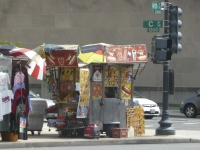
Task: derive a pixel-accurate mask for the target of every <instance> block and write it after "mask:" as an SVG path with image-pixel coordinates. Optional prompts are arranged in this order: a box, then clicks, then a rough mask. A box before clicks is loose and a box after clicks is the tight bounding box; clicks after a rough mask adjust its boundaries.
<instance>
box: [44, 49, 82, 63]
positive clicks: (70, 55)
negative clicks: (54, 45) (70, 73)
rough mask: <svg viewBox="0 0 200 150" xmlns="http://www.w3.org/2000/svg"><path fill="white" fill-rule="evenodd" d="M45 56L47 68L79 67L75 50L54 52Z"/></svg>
mask: <svg viewBox="0 0 200 150" xmlns="http://www.w3.org/2000/svg"><path fill="white" fill-rule="evenodd" d="M45 54H46V63H47V66H58V67H61V66H63V67H64V66H67V67H70V66H71V67H78V59H77V56H76V52H75V51H74V50H53V51H52V52H51V53H47V52H46V53H45Z"/></svg>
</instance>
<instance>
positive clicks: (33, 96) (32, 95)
mask: <svg viewBox="0 0 200 150" xmlns="http://www.w3.org/2000/svg"><path fill="white" fill-rule="evenodd" d="M29 96H30V100H31V101H36V100H37V101H42V100H45V101H46V103H47V108H50V107H51V106H54V105H55V103H54V102H53V100H50V99H44V98H41V97H40V96H39V94H35V93H34V92H33V91H31V90H30V91H29ZM57 116H58V115H57V113H47V114H46V116H45V118H46V119H47V120H48V119H56V118H57Z"/></svg>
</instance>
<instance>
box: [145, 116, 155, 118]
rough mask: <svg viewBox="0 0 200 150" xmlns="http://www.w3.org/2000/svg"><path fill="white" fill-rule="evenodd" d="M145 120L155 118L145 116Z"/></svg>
mask: <svg viewBox="0 0 200 150" xmlns="http://www.w3.org/2000/svg"><path fill="white" fill-rule="evenodd" d="M144 118H145V119H152V118H153V116H145V117H144Z"/></svg>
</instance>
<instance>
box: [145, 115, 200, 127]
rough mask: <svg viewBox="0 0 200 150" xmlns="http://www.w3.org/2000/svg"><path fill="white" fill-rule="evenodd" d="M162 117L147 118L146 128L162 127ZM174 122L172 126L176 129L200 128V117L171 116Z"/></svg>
mask: <svg viewBox="0 0 200 150" xmlns="http://www.w3.org/2000/svg"><path fill="white" fill-rule="evenodd" d="M160 120H161V117H154V118H153V119H145V129H156V128H158V127H160V124H159V123H158V122H159V121H160ZM169 120H170V121H171V122H172V123H173V124H172V126H171V127H173V128H174V129H175V130H200V118H173V117H171V118H169Z"/></svg>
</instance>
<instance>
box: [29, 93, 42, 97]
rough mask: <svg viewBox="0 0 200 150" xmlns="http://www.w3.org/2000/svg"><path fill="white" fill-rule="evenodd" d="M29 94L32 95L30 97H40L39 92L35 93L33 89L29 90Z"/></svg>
mask: <svg viewBox="0 0 200 150" xmlns="http://www.w3.org/2000/svg"><path fill="white" fill-rule="evenodd" d="M29 96H30V98H40V97H39V96H37V94H35V93H34V92H33V91H29Z"/></svg>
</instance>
